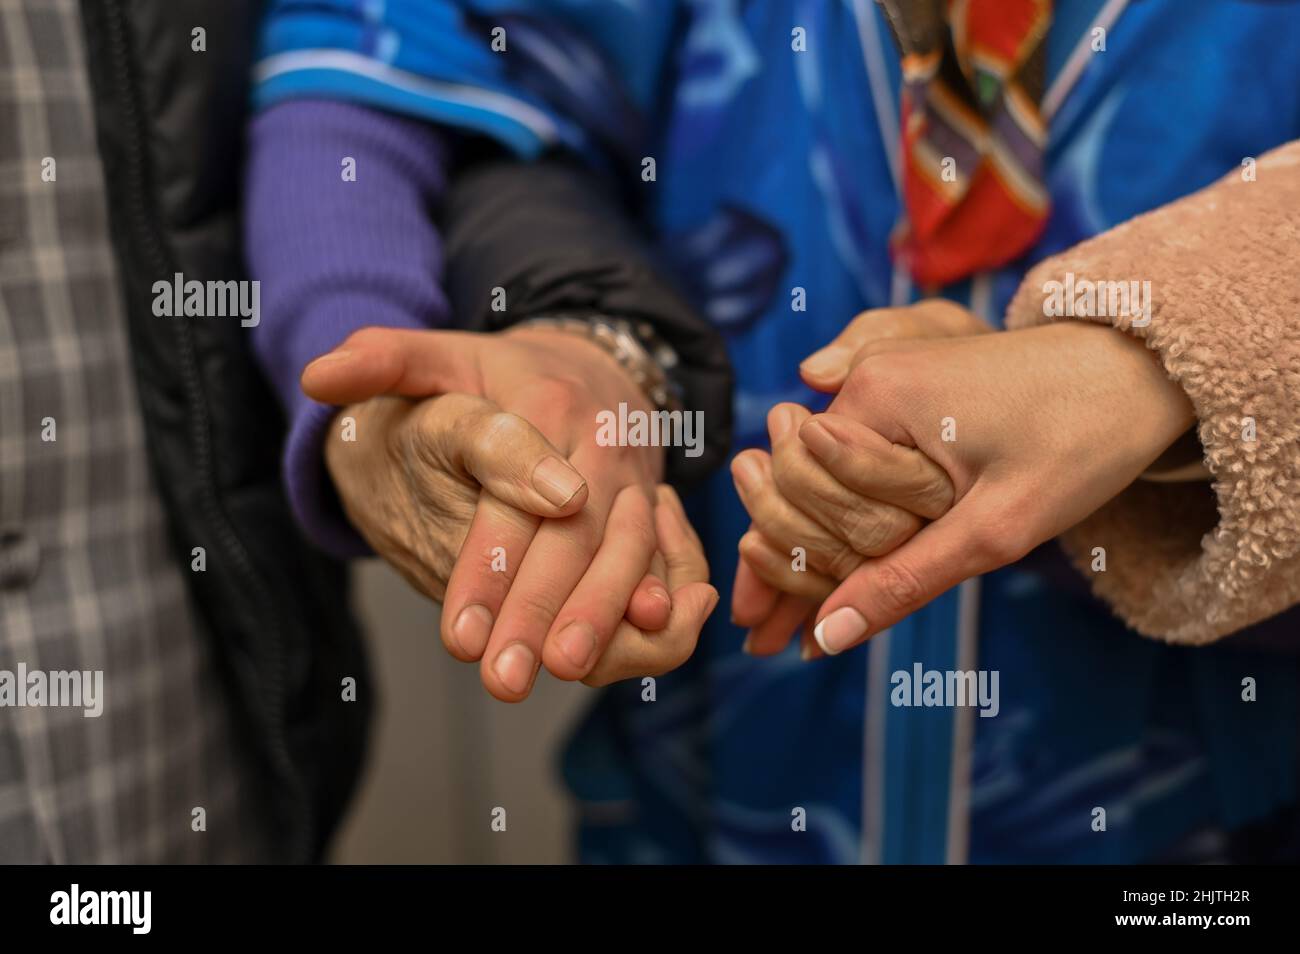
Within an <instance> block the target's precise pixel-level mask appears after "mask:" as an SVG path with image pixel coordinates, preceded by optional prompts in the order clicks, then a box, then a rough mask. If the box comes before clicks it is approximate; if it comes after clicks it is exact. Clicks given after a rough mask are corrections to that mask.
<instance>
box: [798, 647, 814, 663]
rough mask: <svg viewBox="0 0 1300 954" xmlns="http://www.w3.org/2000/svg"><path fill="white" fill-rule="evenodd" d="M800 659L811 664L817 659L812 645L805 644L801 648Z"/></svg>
mask: <svg viewBox="0 0 1300 954" xmlns="http://www.w3.org/2000/svg"><path fill="white" fill-rule="evenodd" d="M799 658H800V659H802V660H803V661H804V662H811V661H812V660H813V659H814V658H815V657H814V655H813V644H812V643H803V644H801V645H800V646H799Z"/></svg>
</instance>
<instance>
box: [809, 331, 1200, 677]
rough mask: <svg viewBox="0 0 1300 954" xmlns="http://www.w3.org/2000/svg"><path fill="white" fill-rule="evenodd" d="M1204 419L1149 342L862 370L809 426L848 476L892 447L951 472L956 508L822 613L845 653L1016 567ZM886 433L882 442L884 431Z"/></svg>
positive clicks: (1082, 335)
mask: <svg viewBox="0 0 1300 954" xmlns="http://www.w3.org/2000/svg"><path fill="white" fill-rule="evenodd" d="M1194 419H1195V416H1194V414H1193V411H1192V408H1191V405H1190V403H1189V402H1188V400H1187V397H1186V396H1185V394H1184V393H1183V392H1182V389H1181V388H1179V387H1178V385H1177V384H1175V383H1174V382H1172V381H1170V380H1169V379H1168V378H1167V377H1166V375H1165V373H1164V371H1163V369H1162V368H1161V367H1160V365H1159V364H1158V363H1157V362H1156V360H1155V359H1154V356H1153V355H1152V354H1151V353H1150V352H1148V351H1147V349H1146V348H1145V346H1144V345H1143V344H1142V342H1141V341H1139V340H1137V339H1136V338H1132V337H1130V336H1128V335H1126V334H1124V333H1122V332H1119V331H1116V330H1114V329H1111V328H1108V327H1104V326H1100V325H1092V324H1085V323H1082V322H1072V323H1062V324H1054V325H1047V326H1044V327H1039V328H1031V329H1026V330H1020V331H1008V332H1001V333H999V334H995V335H985V336H980V337H974V338H960V339H952V340H929V341H921V342H908V343H907V344H906V345H902V344H901V343H900V347H898V349H897V350H888V351H880V352H878V353H876V354H874V355H872V356H870V357H867V358H866V359H865V360H863V361H861V362H859V363H858V364H857V366H856V367H855V368H854V369H853V370H852V371H851V372H850V374H849V375H848V377H847V378H846V379H845V381H844V384H843V387H842V389H841V390H840V392H839V394H838V395H837V397H836V398H835V400H834V401H833V402H832V404H831V406H830V408H829V409H828V411H827V413H825V414H818V415H813V416H812V417H811V418H809V419H808V420H806V421H805V422H804V423H803V424H802V425H801V426H800V428H799V438H800V440H801V442H802V443H803V444H804V446H805V447H807V449H808V450H809V451H810V452H811V453H812V454H813V456H814V457H816V458H817V459H818V460H819V461H820V462H822V463H823V464H824V465H825V466H826V469H827V470H828V472H830V473H831V474H833V475H840V476H849V475H853V474H857V473H860V472H861V471H862V469H863V468H869V467H871V466H874V459H875V458H874V457H873V456H872V452H871V451H870V450H869V448H872V447H876V446H879V442H880V439H882V438H883V439H884V440H885V441H888V442H890V443H892V444H895V445H899V446H901V447H909V448H912V447H914V448H916V449H918V450H920V451H921V452H922V453H924V454H925V456H926V457H928V458H929V459H930V460H932V461H934V462H935V463H936V464H938V465H939V466H940V467H942V468H943V470H944V471H945V472H946V473H947V474H948V477H949V479H950V480H951V482H952V487H953V493H954V500H955V503H954V505H953V507H952V508H951V509H950V510H948V512H947V513H945V514H943V515H942V516H940V517H939V518H938V519H937V520H935V521H934V522H933V523H930V524H928V525H927V526H925V527H924V528H923V529H921V530H920V532H918V533H917V534H916V535H915V536H914V537H912V538H911V539H910V540H908V541H907V542H906V543H904V544H903V545H902V546H900V547H899V548H898V549H896V550H894V551H892V552H891V553H888V554H887V555H885V556H882V557H879V558H874V559H868V560H865V561H864V562H863V563H862V565H861V566H859V567H858V568H857V569H855V570H854V571H853V572H852V573H850V574H849V576H848V577H847V578H846V579H845V580H844V582H843V583H842V584H841V585H840V586H839V587H838V588H837V589H836V590H835V592H834V593H832V594H831V596H830V597H829V598H828V599H827V600H826V601H825V602H824V603H823V604H822V606H821V608H820V609H819V610H818V612H817V624H816V629H815V638H816V640H817V643H818V644H819V645H820V646H821V648H822V649H823V650H825V651H826V652H828V653H837V652H842V651H844V650H845V649H848V648H850V647H852V646H855V645H857V644H858V643H860V642H862V641H863V640H865V639H868V638H870V637H871V636H873V635H875V634H876V633H878V632H880V631H881V630H882V629H885V628H887V627H889V626H891V625H893V624H894V623H896V622H898V621H899V620H900V619H902V618H903V617H904V616H907V615H908V614H909V613H911V612H913V611H915V610H917V609H919V608H920V607H922V606H924V605H925V604H926V603H928V602H929V601H930V600H932V599H934V598H935V597H936V596H938V595H940V594H941V593H943V592H944V591H945V590H947V589H949V588H950V587H952V586H955V585H956V584H958V583H960V582H961V581H962V580H965V579H968V578H970V577H972V576H976V575H979V574H981V573H987V572H990V571H992V570H995V569H997V568H999V567H1002V566H1006V565H1007V564H1010V563H1014V562H1015V561H1016V560H1019V559H1020V558H1021V557H1022V556H1024V555H1025V554H1026V553H1028V552H1029V551H1030V550H1031V549H1033V548H1034V547H1035V546H1037V545H1039V544H1041V543H1044V542H1046V541H1047V540H1050V539H1052V538H1053V537H1055V536H1057V535H1058V534H1060V533H1061V532H1062V531H1064V530H1067V529H1069V528H1070V527H1071V526H1073V525H1075V524H1076V523H1078V522H1079V521H1080V520H1082V519H1083V518H1084V517H1086V516H1087V515H1088V514H1090V513H1092V512H1093V511H1094V510H1096V509H1097V508H1098V507H1100V506H1101V505H1102V504H1104V503H1105V502H1106V501H1108V500H1110V499H1111V498H1112V497H1114V496H1115V495H1116V494H1118V493H1119V492H1120V491H1121V490H1123V489H1124V488H1125V487H1126V486H1128V485H1129V484H1130V483H1131V482H1132V481H1133V480H1135V479H1136V478H1137V477H1138V475H1140V474H1141V473H1142V472H1143V471H1144V470H1145V469H1146V468H1147V467H1148V466H1149V465H1150V464H1151V462H1152V461H1154V460H1155V459H1156V458H1157V457H1159V456H1160V454H1161V453H1162V452H1163V451H1164V450H1165V449H1166V448H1167V447H1169V445H1170V444H1172V443H1173V442H1174V440H1175V439H1177V438H1178V436H1179V435H1181V434H1182V433H1183V432H1184V431H1186V430H1187V428H1188V427H1189V426H1190V425H1191V423H1192V422H1193V420H1194ZM873 432H874V433H873Z"/></svg>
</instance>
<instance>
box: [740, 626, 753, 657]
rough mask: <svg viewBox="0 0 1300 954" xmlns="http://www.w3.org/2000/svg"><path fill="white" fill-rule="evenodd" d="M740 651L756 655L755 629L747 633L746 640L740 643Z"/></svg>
mask: <svg viewBox="0 0 1300 954" xmlns="http://www.w3.org/2000/svg"><path fill="white" fill-rule="evenodd" d="M740 651H741V652H742V653H745V654H747V655H749V656H752V655H754V631H753V630H752V629H751V630H750V631H749V632H747V633H746V634H745V641H744V642H743V643H741V644H740Z"/></svg>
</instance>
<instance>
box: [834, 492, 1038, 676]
mask: <svg viewBox="0 0 1300 954" xmlns="http://www.w3.org/2000/svg"><path fill="white" fill-rule="evenodd" d="M982 510H983V508H982V507H981V505H980V503H979V500H978V495H976V494H968V495H967V496H966V497H964V498H962V500H961V502H960V503H958V504H957V505H956V506H955V507H953V509H952V510H950V511H948V513H946V514H944V516H942V517H940V518H939V519H938V520H936V521H935V522H934V523H931V524H929V525H928V526H926V527H924V528H923V529H922V530H921V532H920V533H918V534H917V535H916V536H914V537H912V539H910V540H908V541H907V542H906V543H905V544H903V545H902V546H901V547H899V548H898V549H897V550H895V551H894V552H892V553H890V554H888V555H887V556H883V557H880V558H878V559H873V560H867V561H866V562H865V563H863V564H862V565H861V566H860V567H858V568H857V569H856V570H854V571H853V572H852V573H850V574H849V575H848V576H847V577H846V578H845V579H844V582H843V583H841V584H840V586H839V588H838V589H836V590H835V592H834V593H832V594H831V595H830V596H828V597H827V598H826V602H824V603H823V604H822V606H821V609H819V610H818V611H817V625H816V626H815V627H814V628H813V637H814V638H815V639H816V640H817V645H818V646H820V647H821V649H822V651H823V652H824V653H826V655H828V656H834V655H836V654H837V653H842V652H844V650H846V649H849V648H851V647H853V646H856V645H858V644H859V643H861V642H863V641H865V640H867V639H869V638H871V637H872V636H875V635H876V634H877V633H879V632H881V631H882V630H885V629H888V628H889V627H890V626H893V625H894V624H895V623H897V622H898V621H899V620H901V619H903V617H905V616H907V615H908V614H910V613H913V612H915V611H916V610H918V609H920V608H921V607H922V606H924V605H925V604H926V603H929V602H930V601H931V600H933V599H935V598H936V597H938V596H940V595H941V594H942V593H944V592H946V591H947V590H949V589H951V588H952V587H954V586H956V585H957V584H958V583H960V582H962V581H963V580H966V579H969V578H970V577H972V576H977V575H978V574H980V573H985V572H987V571H989V570H992V569H995V568H996V567H999V566H1004V565H1005V564H1007V563H1012V562H1014V561H1015V559H1017V558H1018V555H1016V554H1013V553H1011V552H1010V550H1009V549H1008V551H1007V553H1006V557H1007V558H1006V559H1002V558H1001V557H1000V556H997V555H995V554H996V552H997V550H998V546H997V545H996V544H995V545H984V544H982V543H981V542H980V541H981V537H980V534H979V531H978V530H977V528H979V527H981V526H984V525H987V522H988V521H987V520H985V519H983V518H982V517H981V516H980V514H981V512H982Z"/></svg>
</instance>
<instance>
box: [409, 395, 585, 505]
mask: <svg viewBox="0 0 1300 954" xmlns="http://www.w3.org/2000/svg"><path fill="white" fill-rule="evenodd" d="M412 418H413V419H412V422H411V426H412V427H413V429H414V430H413V434H412V440H414V441H415V442H416V445H417V452H418V457H420V458H423V459H424V460H427V461H430V462H432V463H434V464H440V465H441V467H442V469H443V470H445V471H447V472H450V473H451V474H453V475H455V476H458V477H461V478H462V479H463V478H472V479H473V480H475V481H477V482H478V483H479V484H480V485H481V486H482V487H483V489H484V490H486V491H487V492H488V493H490V494H492V496H494V497H496V498H497V499H498V500H501V501H502V502H504V503H506V504H509V505H510V506H512V507H515V508H517V509H519V510H523V511H526V512H527V513H531V514H535V515H536V516H539V517H566V516H569V515H571V514H574V513H577V512H578V511H579V510H581V509H582V507H583V505H584V504H585V503H586V502H587V482H586V480H585V479H584V478H583V476H582V475H581V474H580V473H578V471H577V470H575V469H574V468H573V466H572V465H571V464H570V463H569V462H568V460H566V459H565V456H564V454H562V453H561V452H560V451H559V450H557V449H556V448H555V446H554V445H553V444H552V443H551V442H550V441H549V440H547V439H546V437H545V436H543V434H542V432H541V431H539V430H538V429H537V428H535V427H534V426H533V425H532V424H530V423H529V422H528V421H526V420H525V419H524V418H522V417H519V416H518V415H517V414H510V413H508V412H506V411H503V410H501V409H500V408H499V407H497V405H495V404H493V403H492V402H491V401H489V400H487V399H486V398H481V397H477V396H475V395H471V394H447V395H444V396H442V397H439V398H436V399H433V400H428V401H424V402H422V403H421V404H419V405H418V406H417V407H416V409H415V411H414V412H413V414H412Z"/></svg>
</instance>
